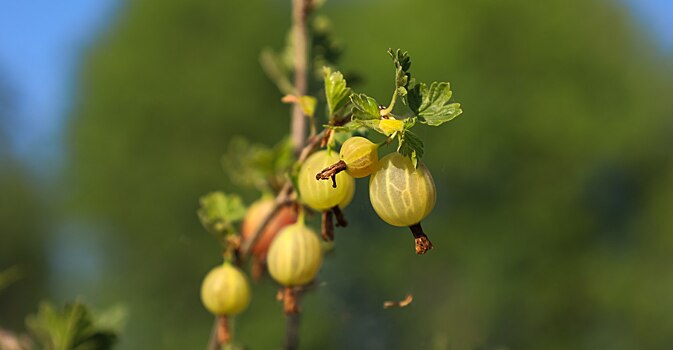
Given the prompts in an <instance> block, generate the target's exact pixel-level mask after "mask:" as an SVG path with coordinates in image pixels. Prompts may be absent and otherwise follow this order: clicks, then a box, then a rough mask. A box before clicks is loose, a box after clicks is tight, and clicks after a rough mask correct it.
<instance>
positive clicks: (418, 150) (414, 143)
mask: <svg viewBox="0 0 673 350" xmlns="http://www.w3.org/2000/svg"><path fill="white" fill-rule="evenodd" d="M398 142H399V145H398V147H397V152H399V153H401V154H402V155H403V156H407V157H409V158H411V161H412V162H413V163H414V167H418V161H419V160H420V159H421V158H422V157H423V149H424V146H423V140H421V139H420V138H419V137H418V136H417V135H416V134H414V133H413V132H411V131H409V130H405V131H404V132H403V133H400V134H399V136H398Z"/></svg>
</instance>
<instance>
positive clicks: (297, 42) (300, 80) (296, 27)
mask: <svg viewBox="0 0 673 350" xmlns="http://www.w3.org/2000/svg"><path fill="white" fill-rule="evenodd" d="M310 8H311V0H292V26H293V32H292V34H293V36H294V37H293V39H294V40H293V41H292V42H293V44H294V87H295V91H296V94H297V95H298V96H304V95H306V87H307V85H308V75H307V71H308V61H307V56H308V55H307V53H308V52H307V42H308V38H307V33H306V17H307V15H308V12H309V11H310ZM305 135H306V118H305V117H304V113H303V111H302V108H301V106H299V105H297V104H295V105H294V108H293V110H292V141H293V143H294V150H295V154H296V155H298V158H299V161H301V162H303V160H301V157H302V156H304V157H308V155H309V154H310V153H311V151H307V152H303V151H304V148H305V147H304V144H305V140H304V137H305ZM298 303H299V301H298V300H297V304H298ZM299 322H300V318H299V313H296V314H290V315H288V320H287V328H286V331H285V349H286V350H295V349H297V348H298V347H299Z"/></svg>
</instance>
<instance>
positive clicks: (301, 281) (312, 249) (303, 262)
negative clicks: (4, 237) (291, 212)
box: [266, 180, 322, 287]
mask: <svg viewBox="0 0 673 350" xmlns="http://www.w3.org/2000/svg"><path fill="white" fill-rule="evenodd" d="M314 181H315V180H314ZM266 261H267V266H268V268H269V274H270V275H271V277H273V279H274V280H276V281H277V282H278V283H280V284H281V285H283V286H286V287H294V286H302V285H305V284H307V283H309V282H311V281H312V280H313V279H314V278H315V276H316V274H317V273H318V270H320V265H321V264H322V248H321V247H320V240H319V239H318V237H317V236H316V234H315V233H314V232H313V231H312V230H311V229H310V228H308V227H306V226H305V225H304V223H303V222H302V220H300V222H298V223H296V224H293V225H290V226H286V227H285V228H284V229H283V230H282V231H280V233H278V236H276V239H274V240H273V242H272V243H271V247H270V248H269V254H268V255H267V259H266Z"/></svg>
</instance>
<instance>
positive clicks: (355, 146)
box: [339, 136, 379, 178]
mask: <svg viewBox="0 0 673 350" xmlns="http://www.w3.org/2000/svg"><path fill="white" fill-rule="evenodd" d="M378 148H379V147H378V145H376V144H375V143H373V142H371V141H369V140H368V139H366V138H364V137H360V136H354V137H351V138H349V139H348V140H346V141H345V142H344V143H343V145H341V151H340V152H339V155H340V156H341V160H343V161H344V163H346V164H345V165H346V172H347V173H348V174H349V175H350V176H352V177H354V178H361V177H366V176H369V175H370V174H371V173H372V171H374V169H375V168H376V165H377V163H378V161H379V154H378Z"/></svg>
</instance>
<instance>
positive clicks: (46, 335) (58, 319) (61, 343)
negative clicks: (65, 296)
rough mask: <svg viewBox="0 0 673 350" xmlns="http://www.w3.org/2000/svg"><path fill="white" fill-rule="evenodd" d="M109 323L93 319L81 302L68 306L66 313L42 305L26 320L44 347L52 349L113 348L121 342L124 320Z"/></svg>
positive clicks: (99, 349)
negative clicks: (120, 336) (122, 321)
mask: <svg viewBox="0 0 673 350" xmlns="http://www.w3.org/2000/svg"><path fill="white" fill-rule="evenodd" d="M122 313H123V312H122ZM120 317H122V318H123V315H122V316H120ZM106 322H107V321H105V320H102V321H101V320H99V319H98V318H97V317H95V316H93V315H92V313H91V312H90V311H89V310H88V309H87V307H86V306H85V305H84V304H82V303H81V302H75V303H73V304H69V305H66V306H65V308H64V309H63V310H56V309H55V308H54V307H53V306H52V305H51V304H49V303H41V304H40V307H39V309H38V312H37V314H35V315H31V316H28V317H27V318H26V326H27V327H28V329H29V330H30V332H31V333H32V334H33V335H34V336H35V338H36V339H37V340H38V341H39V343H40V344H41V345H42V347H41V348H44V349H49V350H107V349H111V348H112V346H113V345H114V344H115V343H116V342H117V339H118V332H119V327H120V325H119V323H120V320H119V319H118V320H116V323H115V324H112V323H106Z"/></svg>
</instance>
